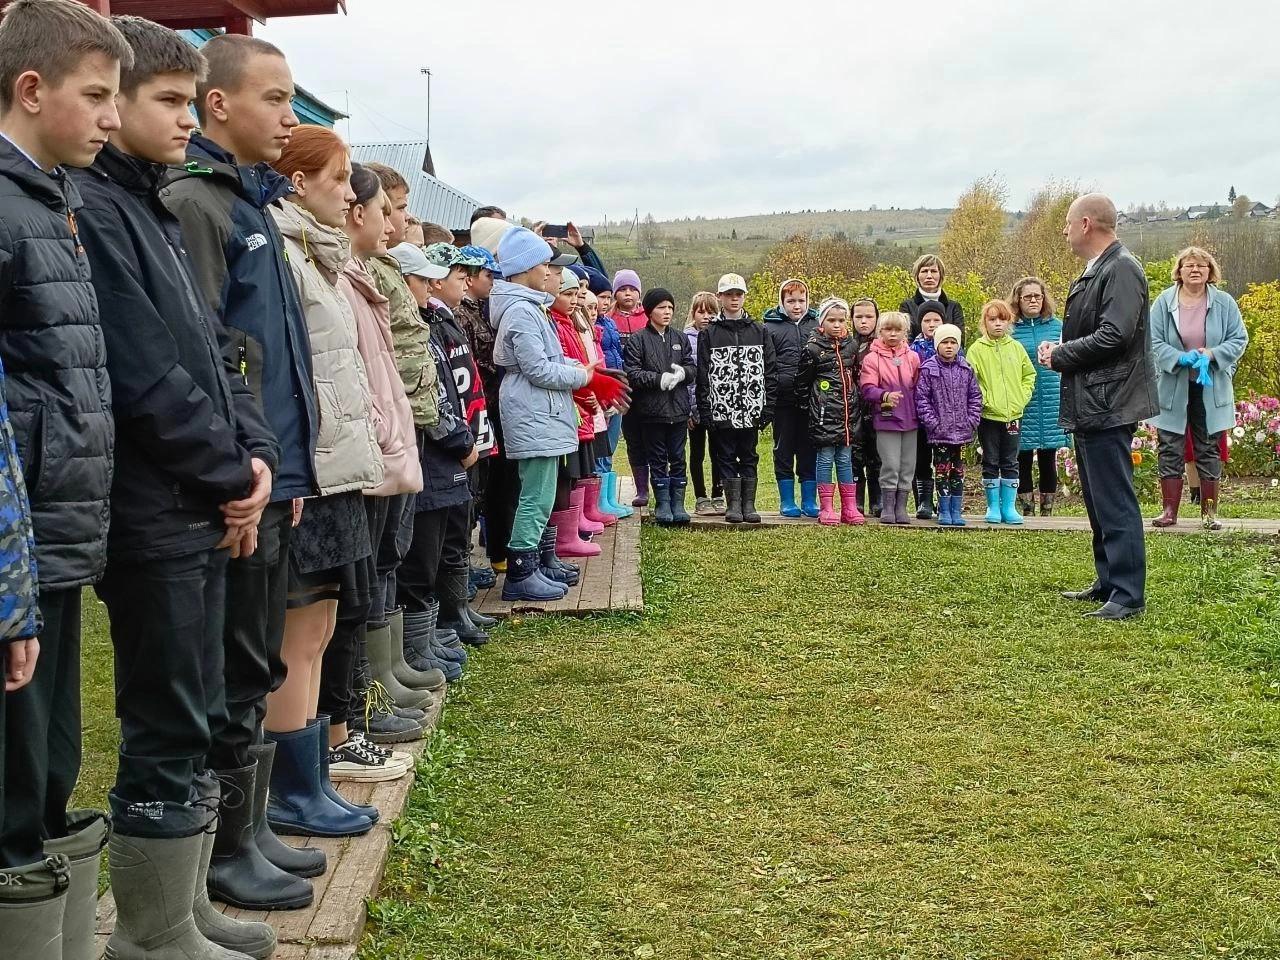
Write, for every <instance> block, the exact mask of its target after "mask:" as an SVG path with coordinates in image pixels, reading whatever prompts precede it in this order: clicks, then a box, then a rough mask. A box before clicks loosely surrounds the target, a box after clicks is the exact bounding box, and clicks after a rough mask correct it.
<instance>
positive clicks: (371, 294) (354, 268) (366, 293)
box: [342, 257, 391, 305]
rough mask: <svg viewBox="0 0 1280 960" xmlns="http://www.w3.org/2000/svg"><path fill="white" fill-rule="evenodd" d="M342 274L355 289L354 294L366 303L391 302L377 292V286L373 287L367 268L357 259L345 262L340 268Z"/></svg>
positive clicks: (353, 258)
mask: <svg viewBox="0 0 1280 960" xmlns="http://www.w3.org/2000/svg"><path fill="white" fill-rule="evenodd" d="M342 274H343V276H345V277H346V278H347V280H348V281H349V282H350V284H351V286H352V287H354V288H355V291H356V293H358V294H360V296H362V297H364V298H365V300H366V301H368V302H369V303H372V304H375V305H376V304H380V303H387V304H389V303H390V302H391V301H390V300H388V299H387V298H386V297H384V296H383V295H382V294H381V293H379V292H378V288H377V286H375V285H374V282H373V277H372V276H371V275H370V274H369V268H368V267H366V266H365V265H364V261H363V260H361V259H360V258H359V257H351V258H350V259H349V260H347V263H346V266H344V267H343V268H342Z"/></svg>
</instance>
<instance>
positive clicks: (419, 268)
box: [387, 243, 449, 280]
mask: <svg viewBox="0 0 1280 960" xmlns="http://www.w3.org/2000/svg"><path fill="white" fill-rule="evenodd" d="M387 252H388V253H390V254H391V255H392V256H393V257H395V258H396V263H398V264H400V272H401V273H402V274H405V275H406V276H409V275H412V276H415V277H423V278H424V279H427V280H443V279H444V278H445V277H447V276H448V275H449V268H448V267H442V266H440V265H439V264H437V263H432V262H431V261H430V260H428V259H427V255H426V254H425V253H423V252H422V249H421V248H420V247H415V246H414V245H413V244H412V243H400V244H397V245H396V246H394V247H392V248H391V249H390V250H388V251H387Z"/></svg>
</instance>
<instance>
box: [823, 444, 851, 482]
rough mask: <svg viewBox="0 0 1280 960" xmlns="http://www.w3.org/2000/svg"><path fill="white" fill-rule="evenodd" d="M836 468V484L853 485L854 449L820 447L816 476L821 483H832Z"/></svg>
mask: <svg viewBox="0 0 1280 960" xmlns="http://www.w3.org/2000/svg"><path fill="white" fill-rule="evenodd" d="M832 467H834V468H835V473H836V483H853V447H819V448H818V459H817V466H816V468H815V469H814V475H815V476H816V477H817V479H818V482H819V483H830V482H831V479H830V478H831V470H832Z"/></svg>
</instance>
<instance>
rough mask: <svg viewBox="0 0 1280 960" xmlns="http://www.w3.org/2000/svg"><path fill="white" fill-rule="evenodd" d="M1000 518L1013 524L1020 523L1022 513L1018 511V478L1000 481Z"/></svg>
mask: <svg viewBox="0 0 1280 960" xmlns="http://www.w3.org/2000/svg"><path fill="white" fill-rule="evenodd" d="M1000 519H1001V520H1003V521H1004V522H1005V523H1012V524H1014V525H1015V526H1016V525H1018V524H1020V523H1022V514H1020V513H1019V512H1018V480H1017V478H1016V477H1015V478H1014V479H1012V480H1007V479H1006V480H1001V481H1000Z"/></svg>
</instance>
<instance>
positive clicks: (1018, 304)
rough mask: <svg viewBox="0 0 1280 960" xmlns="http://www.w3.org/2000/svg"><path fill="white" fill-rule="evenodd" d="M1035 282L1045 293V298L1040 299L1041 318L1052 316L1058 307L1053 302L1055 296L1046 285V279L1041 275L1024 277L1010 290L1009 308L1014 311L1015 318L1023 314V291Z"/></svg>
mask: <svg viewBox="0 0 1280 960" xmlns="http://www.w3.org/2000/svg"><path fill="white" fill-rule="evenodd" d="M1032 284H1035V285H1036V286H1037V287H1039V288H1040V292H1041V293H1042V294H1043V295H1044V299H1043V300H1041V301H1040V317H1039V318H1040V319H1041V320H1043V319H1045V318H1046V317H1052V316H1053V312H1054V310H1056V309H1057V308H1056V307H1055V306H1054V304H1053V296H1052V295H1051V294H1050V293H1049V288H1048V287H1046V286H1045V284H1044V281H1043V280H1041V279H1040V278H1039V277H1023V278H1022V279H1021V280H1019V281H1018V282H1017V283H1015V284H1014V285H1013V289H1012V290H1010V291H1009V309H1011V310H1012V311H1013V315H1014V317H1015V318H1017V317H1020V316H1022V291H1023V290H1025V289H1026V288H1027V287H1029V286H1031V285H1032Z"/></svg>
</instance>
